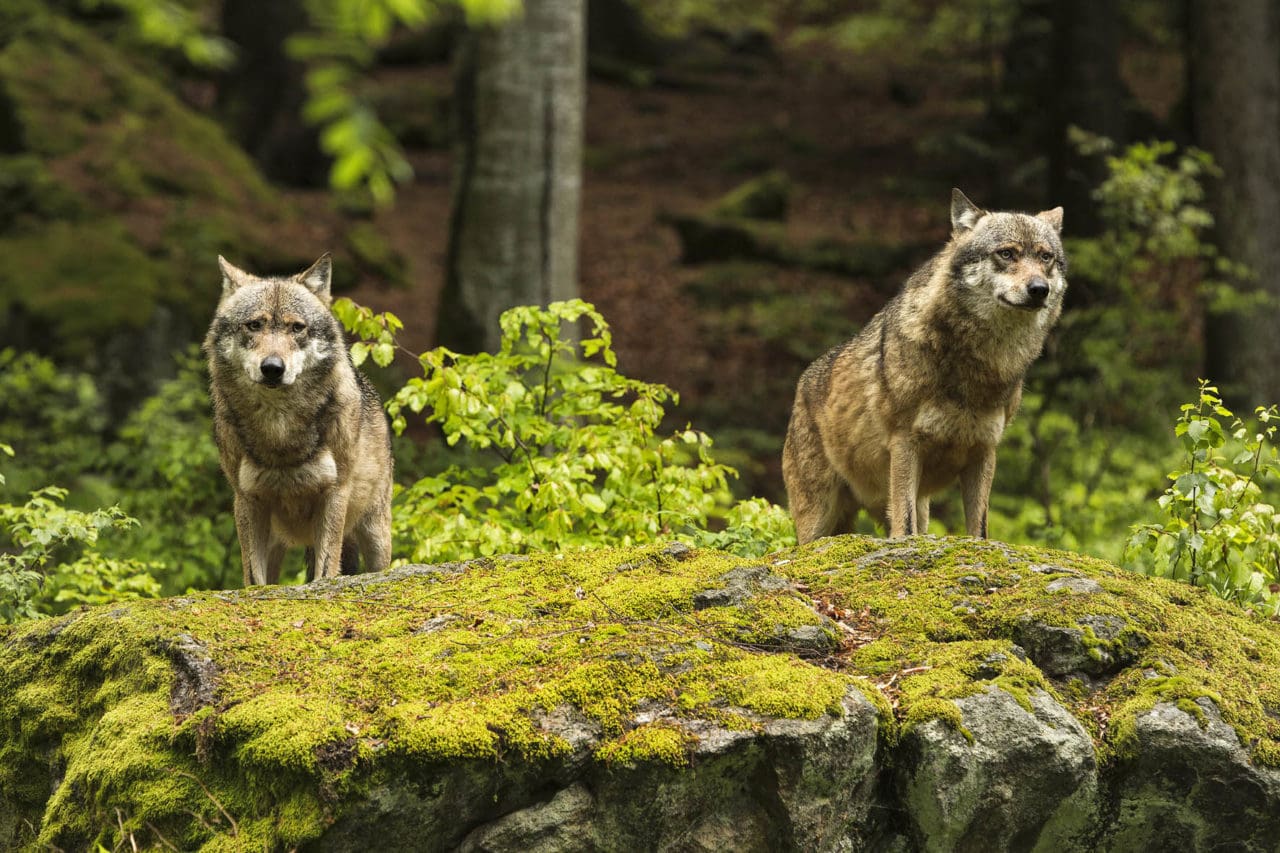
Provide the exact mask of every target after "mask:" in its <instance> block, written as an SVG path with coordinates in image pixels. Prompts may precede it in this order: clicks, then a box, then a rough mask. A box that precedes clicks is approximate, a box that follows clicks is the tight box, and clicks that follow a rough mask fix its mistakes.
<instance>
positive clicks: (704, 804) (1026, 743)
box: [0, 537, 1280, 850]
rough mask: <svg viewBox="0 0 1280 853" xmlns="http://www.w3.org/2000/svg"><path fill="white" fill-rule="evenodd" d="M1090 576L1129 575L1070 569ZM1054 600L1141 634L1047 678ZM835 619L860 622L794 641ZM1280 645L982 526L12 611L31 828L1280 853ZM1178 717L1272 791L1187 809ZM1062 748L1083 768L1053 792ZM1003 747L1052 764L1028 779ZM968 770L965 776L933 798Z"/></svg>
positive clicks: (511, 844)
mask: <svg viewBox="0 0 1280 853" xmlns="http://www.w3.org/2000/svg"><path fill="white" fill-rule="evenodd" d="M1064 578H1077V579H1084V580H1089V581H1091V582H1092V583H1093V584H1096V590H1093V589H1092V587H1089V590H1090V591H1087V592H1062V591H1059V592H1052V591H1049V589H1048V588H1049V586H1050V585H1051V584H1054V582H1055V581H1060V580H1062V579H1064ZM1077 586H1082V587H1083V586H1086V585H1077ZM1056 589H1058V590H1062V589H1063V586H1062V585H1061V584H1059V585H1058V586H1057V587H1056ZM717 590H720V591H722V592H716V591H717ZM1028 619H1031V620H1034V621H1036V622H1039V623H1043V624H1047V625H1058V626H1063V627H1072V626H1076V627H1079V626H1082V625H1083V626H1085V627H1089V626H1095V628H1091V630H1089V631H1085V630H1083V628H1082V629H1081V637H1082V641H1083V642H1086V644H1088V643H1103V642H1112V643H1117V642H1121V638H1122V637H1123V638H1127V639H1124V649H1125V655H1126V657H1125V658H1124V659H1123V660H1121V659H1120V658H1115V659H1114V664H1115V665H1114V666H1112V667H1110V668H1109V669H1108V670H1107V672H1106V673H1105V675H1102V674H1099V675H1098V677H1097V680H1095V681H1091V682H1090V683H1089V684H1088V685H1087V686H1086V687H1081V685H1080V683H1079V682H1077V681H1065V680H1062V679H1054V678H1050V677H1048V676H1046V675H1045V673H1044V672H1042V671H1041V670H1040V669H1039V668H1038V667H1037V665H1036V661H1035V659H1034V657H1029V656H1028V655H1027V653H1026V652H1025V651H1024V650H1023V649H1021V648H1020V647H1018V646H1017V644H1016V642H1015V638H1016V637H1017V636H1019V631H1020V630H1023V626H1025V624H1026V622H1027V620H1028ZM1121 621H1122V622H1123V623H1124V626H1125V627H1124V628H1123V629H1120V628H1118V627H1117V626H1118V623H1119V622H1121ZM1096 626H1106V629H1105V630H1104V631H1102V632H1099V631H1098V630H1096ZM1112 629H1115V630H1112ZM1126 631H1127V632H1128V633H1127V634H1126V633H1125V632H1126ZM810 634H824V635H829V636H833V637H835V638H837V639H838V647H834V648H833V646H832V644H831V643H821V644H811V643H807V642H806V643H797V642H794V638H796V637H797V636H806V637H807V636H808V635H810ZM1103 634H1106V635H1108V636H1111V638H1112V639H1111V640H1106V639H1104V637H1103V636H1102V635H1103ZM1138 635H1141V637H1142V641H1141V642H1134V641H1133V637H1135V636H1138ZM1277 671H1280V632H1277V630H1276V626H1275V623H1273V622H1269V621H1265V620H1262V619H1259V618H1257V617H1253V616H1249V615H1246V614H1244V613H1242V612H1241V611H1240V610H1239V609H1237V608H1235V607H1233V606H1231V605H1229V604H1226V603H1224V602H1221V601H1218V600H1216V599H1214V598H1212V597H1210V596H1208V595H1206V594H1204V593H1203V591H1200V590H1196V589H1193V588H1191V587H1186V586H1182V585H1178V584H1174V583H1170V582H1165V581H1159V580H1153V579H1148V578H1144V577H1139V576H1135V575H1130V574H1127V573H1124V572H1122V571H1120V570H1118V569H1116V568H1114V567H1112V566H1109V565H1107V564H1104V563H1101V562H1098V561H1096V560H1091V559H1087V558H1083V557H1077V556H1074V555H1070V554H1064V553H1058V552H1044V551H1036V550H1033V549H1025V548H1013V547H1009V546H1004V545H1000V544H997V543H986V542H977V541H974V540H964V539H935V538H930V537H919V538H914V539H909V540H898V541H885V540H877V539H870V538H865V537H842V538H834V539H827V540H821V541H819V542H817V543H814V544H812V545H809V546H805V547H803V548H798V549H795V550H792V551H789V552H785V553H780V554H775V555H771V556H769V557H766V558H764V559H763V560H754V561H748V560H743V559H740V558H734V557H730V556H727V555H724V554H721V553H717V552H714V551H707V550H696V551H695V550H690V549H688V548H687V547H684V546H679V547H667V548H662V547H658V546H650V547H644V548H633V549H622V550H602V551H597V552H588V553H579V554H548V555H534V556H529V557H509V558H496V559H492V560H481V561H475V562H471V563H467V564H452V565H446V566H436V567H426V566H408V567H403V568H400V569H395V570H392V571H390V572H386V573H382V574H378V575H364V576H357V577H353V578H343V579H339V580H335V581H324V582H317V583H314V584H310V585H306V586H297V587H262V588H254V589H250V590H245V591H230V592H220V593H201V594H192V595H187V596H183V597H180V598H173V599H166V600H160V601H149V602H137V603H129V604H122V605H118V606H109V607H101V608H95V609H90V610H86V611H82V612H79V613H76V614H73V615H70V616H67V617H64V618H60V619H57V620H45V621H39V622H31V623H26V624H24V625H21V626H18V627H14V628H10V629H6V630H4V631H0V844H7V845H9V846H15V847H18V848H30V849H44V848H46V847H49V846H58V847H61V848H63V849H83V848H86V847H89V848H92V847H93V846H94V844H99V843H100V844H102V845H104V846H106V847H107V848H108V849H110V848H111V847H113V846H117V845H119V844H129V843H131V842H132V843H137V844H139V845H141V846H147V847H162V846H163V847H168V846H175V847H177V848H179V849H205V850H222V849H236V848H237V847H243V848H245V849H260V848H266V849H277V848H288V847H292V846H305V847H307V849H351V847H350V845H351V844H353V843H357V841H358V840H359V839H364V840H365V841H367V839H368V838H370V837H374V835H373V834H374V833H377V835H376V837H378V839H379V842H380V845H381V848H380V849H385V850H411V849H412V850H436V849H441V850H443V849H454V848H455V847H459V846H461V847H463V848H464V849H486V850H516V849H533V848H534V847H538V848H540V849H593V848H595V849H601V848H621V847H625V848H628V849H656V848H670V847H682V849H762V850H763V849H814V850H835V849H853V850H857V849H885V848H886V847H892V848H893V849H900V850H916V849H920V850H933V849H979V848H977V847H972V844H973V843H977V842H978V841H980V840H981V838H982V837H986V838H987V840H988V841H991V843H992V844H993V845H994V846H990V847H987V848H985V849H1031V848H1032V847H1035V846H1036V844H1037V843H1039V844H1040V845H1041V847H1042V849H1056V850H1093V849H1121V848H1119V847H1116V846H1115V844H1114V840H1115V839H1119V838H1123V839H1126V840H1127V841H1132V842H1134V843H1135V844H1136V845H1137V846H1130V847H1127V848H1124V849H1148V848H1145V847H1144V846H1143V845H1144V844H1145V843H1146V842H1147V841H1149V840H1150V838H1151V836H1149V835H1145V836H1144V835H1142V832H1143V831H1144V830H1143V829H1142V827H1141V826H1140V825H1138V824H1137V823H1135V820H1134V815H1148V816H1149V815H1151V814H1155V813H1156V812H1160V813H1161V814H1165V816H1166V818H1167V819H1168V820H1169V821H1174V822H1175V824H1176V825H1184V824H1186V825H1189V824H1187V822H1188V821H1192V820H1194V821H1198V823H1197V824H1196V826H1197V827H1199V829H1198V830H1197V832H1199V833H1200V835H1197V836H1196V837H1203V838H1210V837H1213V835H1214V833H1216V834H1217V836H1218V837H1221V838H1225V839H1227V840H1229V841H1231V842H1232V843H1234V844H1236V847H1235V848H1233V849H1245V850H1254V849H1256V850H1263V849H1270V848H1269V847H1268V846H1266V845H1268V844H1271V843H1272V842H1273V840H1274V837H1276V833H1277V832H1280V826H1277V823H1278V822H1280V772H1277V771H1276V770H1275V769H1274V768H1275V766H1276V765H1277V764H1280V749H1278V746H1280V718H1278V717H1277V714H1276V709H1277V708H1280V682H1277V680H1276V679H1275V676H1274V674H1275V673H1276V672H1277ZM1002 697H1003V698H1002ZM1184 706H1185V707H1184ZM993 713H994V714H995V716H994V717H993V716H992V714H993ZM1179 715H1181V716H1179ZM1001 719H1006V720H1010V721H1012V722H1011V723H1010V725H1014V728H1013V729H1010V728H1008V726H1005V725H1004V724H1002V723H1001V722H1000V720H1001ZM1184 719H1185V720H1189V721H1190V722H1189V723H1187V724H1186V725H1185V726H1184V725H1183V724H1182V723H1180V722H1179V721H1180V720H1184ZM1179 726H1181V727H1182V728H1181V729H1180V728H1179ZM1067 730H1070V731H1071V732H1074V734H1071V737H1072V738H1074V743H1075V746H1073V747H1072V748H1071V749H1065V748H1058V747H1053V748H1050V747H1051V746H1052V744H1054V743H1057V742H1058V741H1059V740H1060V739H1061V738H1062V737H1065V736H1066V735H1064V734H1063V733H1064V732H1066V731H1067ZM1010 732H1014V733H1015V734H1016V735H1017V736H1016V737H1014V736H1008V737H1006V735H1008V734H1009V733H1010ZM1179 732H1181V733H1179ZM1197 732H1203V734H1202V735H1197V734H1195V733H1197ZM1018 733H1020V734H1018ZM1179 737H1181V738H1184V739H1185V740H1186V743H1187V748H1188V749H1189V750H1191V751H1192V753H1193V754H1196V755H1213V756H1216V758H1215V759H1214V761H1216V762H1217V763H1216V764H1213V768H1214V769H1213V772H1214V774H1216V778H1224V779H1230V780H1233V784H1234V783H1238V784H1239V785H1240V786H1241V788H1242V789H1246V788H1247V790H1248V791H1249V792H1250V793H1249V796H1248V797H1240V798H1238V799H1239V801H1238V802H1237V803H1236V804H1235V805H1233V804H1232V803H1231V802H1230V801H1229V800H1228V799H1224V798H1213V797H1212V796H1210V794H1208V793H1204V792H1205V791H1209V789H1208V788H1205V787H1203V786H1193V787H1192V789H1189V790H1191V791H1192V793H1189V794H1186V795H1185V796H1184V797H1183V799H1182V800H1180V801H1178V802H1177V803H1174V804H1173V805H1172V806H1171V805H1169V804H1168V802H1167V801H1168V799H1169V798H1168V797H1167V796H1166V795H1165V794H1163V793H1161V792H1162V791H1164V789H1163V788H1160V787H1159V786H1160V784H1161V782H1160V780H1161V779H1162V778H1163V777H1161V776H1160V773H1161V772H1162V770H1161V767H1164V766H1165V765H1163V764H1159V763H1156V764H1154V765H1153V764H1152V762H1153V761H1155V760H1156V758H1159V757H1160V756H1166V758H1161V759H1160V760H1161V761H1166V762H1167V760H1172V759H1168V758H1167V756H1168V755H1174V756H1176V755H1177V754H1178V753H1177V750H1176V749H1174V748H1173V747H1171V746H1170V743H1175V744H1176V743H1178V742H1180V741H1178V740H1177V738H1179ZM1170 739H1172V740H1170ZM1005 740H1007V741H1009V742H1010V743H1013V744H1014V745H1016V746H1018V750H1020V751H1016V750H1015V751H1012V752H1011V751H1009V750H1008V749H1006V750H1005V751H1004V752H1001V749H1002V746H1003V745H1002V741H1005ZM1041 742H1043V743H1045V744H1049V746H1046V747H1040V746H1037V744H1038V743H1041ZM1046 750H1047V751H1046ZM1196 750H1199V751H1198V752H1197V751H1196ZM1215 750H1216V751H1215ZM1042 754H1043V755H1045V756H1048V757H1049V758H1052V756H1054V755H1058V754H1061V755H1064V756H1068V757H1069V758H1070V760H1071V762H1072V763H1071V766H1070V768H1069V771H1070V772H1067V771H1066V770H1064V771H1062V772H1056V771H1055V769H1054V767H1051V766H1048V765H1046V766H1045V767H1044V768H1043V778H1044V779H1047V780H1049V781H1047V782H1044V783H1043V784H1032V783H1031V782H1034V781H1035V780H1038V779H1041V770H1040V768H1038V767H1037V766H1036V762H1037V761H1039V760H1040V758H1038V757H1039V756H1041V755H1042ZM993 756H994V757H993ZM1018 756H1023V757H1022V758H1019V757H1018ZM1045 760H1048V759H1045ZM1205 760H1206V761H1208V759H1205ZM1001 762H1021V764H1019V765H1018V769H1019V772H1020V773H1021V774H1022V776H1023V777H1025V778H1026V779H1028V780H1031V781H1030V782H1028V784H1024V785H1020V786H1018V790H1017V791H1010V790H1009V789H1007V786H1006V787H1002V785H1003V782H1002V779H1004V778H1006V776H1005V771H1004V770H1001V768H1002V767H1005V768H1006V769H1007V768H1008V767H1010V766H1012V765H1006V764H1002V763H1001ZM1179 767H1180V768H1182V770H1185V768H1184V767H1183V766H1182V765H1179ZM935 771H936V772H944V771H945V772H948V773H950V772H958V773H961V774H962V776H963V778H964V779H965V780H967V781H966V783H965V785H963V786H961V787H958V788H957V787H954V786H953V787H952V788H947V791H948V793H947V795H946V797H945V798H944V799H937V798H932V797H931V795H930V792H931V791H933V792H938V791H942V789H943V788H945V787H946V785H947V784H948V783H947V782H945V780H939V779H937V778H935V777H934V776H933V775H931V774H932V773H934V772H935ZM1180 772H1182V771H1180ZM1028 774H1030V775H1028ZM1184 775H1185V774H1184ZM955 778H960V777H955ZM1179 778H1183V777H1182V776H1180V777H1179ZM1001 791H1003V792H1004V793H1000V792H1001ZM1028 791H1030V792H1035V798H1033V799H1027V797H1028V796H1029V794H1027V792H1028ZM1196 792H1200V793H1196ZM1157 794H1159V795H1160V796H1165V799H1163V800H1158V803H1157V799H1158V798H1157ZM1001 796H1003V797H1005V798H1006V799H1007V798H1008V797H1011V796H1012V797H1013V798H1014V799H1015V800H1018V802H1017V803H1011V805H1010V808H1013V807H1014V806H1015V805H1016V806H1017V809H1016V812H1014V811H1010V812H1008V814H1010V815H1012V814H1015V813H1016V815H1017V818H1016V820H1015V819H1014V818H1012V817H1011V818H1009V820H1008V821H1007V822H1006V823H1007V825H1004V824H1000V822H999V820H997V818H996V817H992V816H993V815H996V816H998V815H999V814H1003V813H1004V812H1001V811H1000V810H999V809H995V810H994V811H993V808H994V807H993V806H992V805H991V804H992V803H993V802H995V801H996V800H993V799H992V797H995V798H997V799H998V798H999V797H1001ZM984 798H985V799H984ZM1197 798H1198V799H1197ZM1064 802H1069V804H1070V805H1069V808H1067V811H1066V812H1064V805H1063V803H1064ZM1161 810H1163V811H1161ZM939 815H941V816H942V818H943V822H944V824H945V826H943V828H942V829H939V828H938V824H937V823H936V820H935V818H938V816H939ZM979 819H980V820H979ZM975 820H979V823H978V824H974V823H973V821H975ZM1179 820H1180V821H1183V823H1177V821H1179ZM931 821H934V822H932V823H931ZM966 821H967V822H966ZM993 821H994V822H993ZM969 826H977V827H978V829H979V830H980V829H982V828H983V827H985V828H987V829H989V830H990V833H989V834H988V835H987V836H982V835H981V832H978V834H976V835H971V834H968V833H969V830H968V829H966V827H969ZM976 831H977V830H975V832H976ZM1002 833H1007V835H1002ZM1002 838H1007V839H1012V840H1009V842H1008V844H1009V845H1011V846H1004V847H1002V842H1001V841H1000V839H1002ZM993 839H994V840H993ZM944 844H958V845H959V846H953V847H951V848H947V847H945V846H944ZM556 845H559V846H558V847H557V846H556ZM1019 845H1023V846H1019ZM1044 845H1049V846H1044Z"/></svg>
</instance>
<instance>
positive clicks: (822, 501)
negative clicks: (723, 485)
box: [782, 405, 858, 545]
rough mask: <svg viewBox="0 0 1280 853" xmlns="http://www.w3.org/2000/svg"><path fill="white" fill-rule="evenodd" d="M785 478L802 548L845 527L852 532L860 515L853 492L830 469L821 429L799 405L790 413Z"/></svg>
mask: <svg viewBox="0 0 1280 853" xmlns="http://www.w3.org/2000/svg"><path fill="white" fill-rule="evenodd" d="M782 478H783V480H784V481H785V482H786V486H787V503H788V505H789V506H790V509H791V518H792V520H793V521H794V522H795V525H796V539H797V540H799V542H800V544H801V545H803V544H805V543H806V542H812V541H813V540H815V539H819V538H821V537H823V536H830V535H832V534H833V533H839V532H840V529H841V525H842V524H846V525H848V529H850V530H851V529H852V527H853V525H852V521H853V518H854V516H856V515H857V514H858V505H857V503H856V502H855V501H854V498H853V493H852V491H851V490H850V489H849V486H848V485H847V484H846V483H845V482H844V480H843V479H841V477H840V475H839V474H838V473H837V472H836V470H835V469H834V468H833V467H831V463H830V462H829V461H828V460H827V456H826V453H825V452H824V451H823V449H822V438H821V436H819V435H818V428H817V426H816V425H815V424H814V423H813V420H812V418H811V417H810V416H809V413H808V411H807V410H806V409H805V408H804V407H803V406H800V405H797V406H796V408H795V410H794V411H793V412H792V413H791V424H790V425H789V426H788V428H787V441H786V444H785V445H783V448H782Z"/></svg>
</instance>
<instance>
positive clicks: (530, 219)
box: [440, 0, 586, 351]
mask: <svg viewBox="0 0 1280 853" xmlns="http://www.w3.org/2000/svg"><path fill="white" fill-rule="evenodd" d="M583 33H584V0H525V2H524V13H523V15H522V16H521V17H517V18H516V19H514V20H511V21H509V22H507V23H505V24H503V25H500V26H496V27H492V28H485V29H479V30H475V31H473V32H471V33H470V34H469V35H468V38H467V40H466V44H465V45H464V48H463V51H462V54H461V57H460V65H459V72H458V85H457V90H456V100H457V103H458V125H459V126H458V131H459V143H460V146H461V150H460V152H459V156H458V161H457V162H458V166H457V173H456V179H455V189H454V200H453V211H452V216H451V222H450V235H449V259H448V273H447V279H446V282H445V292H444V295H443V302H442V306H441V317H440V340H441V343H443V344H445V345H447V346H450V347H451V348H453V349H456V350H460V351H476V350H479V349H485V350H494V349H496V348H497V346H498V342H499V340H500V337H501V335H500V332H499V329H498V317H499V316H500V315H501V314H502V312H503V311H505V310H506V309H508V308H511V307H513V306H515V305H527V304H542V305H545V304H546V303H548V302H553V301H557V300H562V299H570V298H573V297H575V296H577V295H578V206H579V196H580V193H581V185H582V114H583V107H584V100H585V92H586V78H585V75H586V71H585V68H586V60H585V56H584V44H583V42H584V39H583Z"/></svg>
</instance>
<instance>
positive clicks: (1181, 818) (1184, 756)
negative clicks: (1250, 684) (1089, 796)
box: [1098, 697, 1280, 853]
mask: <svg viewBox="0 0 1280 853" xmlns="http://www.w3.org/2000/svg"><path fill="white" fill-rule="evenodd" d="M1114 784H1115V801H1116V805H1115V811H1114V814H1113V816H1112V818H1111V820H1110V821H1109V824H1108V826H1107V827H1106V831H1105V834H1104V835H1103V837H1104V838H1105V839H1106V842H1105V844H1103V845H1101V846H1100V847H1099V848H1098V849H1100V850H1107V851H1113V853H1125V851H1130V850H1238V851H1258V853H1262V851H1274V850H1276V849H1277V847H1278V845H1280V811H1277V807H1276V804H1277V803H1278V802H1280V772H1278V771H1277V770H1275V769H1273V768H1268V767H1259V766H1257V765H1255V764H1254V763H1253V762H1251V761H1250V759H1249V755H1248V753H1247V752H1245V750H1244V748H1243V746H1242V745H1241V743H1240V739H1239V738H1238V737H1237V736H1236V732H1235V730H1234V729H1232V728H1231V727H1230V726H1228V725H1227V724H1226V723H1224V722H1223V721H1222V715H1221V713H1219V711H1218V707H1217V705H1215V704H1214V702H1213V701H1212V700H1210V699H1208V698H1203V697H1202V698H1200V699H1197V700H1195V701H1194V702H1192V703H1189V705H1188V706H1187V710H1183V709H1182V708H1179V707H1178V705H1175V704H1171V703H1164V702H1162V703H1159V704H1157V705H1156V706H1155V707H1153V708H1152V709H1151V710H1150V711H1148V712H1146V713H1145V714H1142V715H1140V716H1139V717H1138V720H1137V750H1136V753H1135V754H1134V755H1132V756H1130V757H1129V758H1127V759H1126V760H1125V761H1123V762H1122V763H1120V765H1119V766H1118V767H1117V773H1116V780H1115V783H1114Z"/></svg>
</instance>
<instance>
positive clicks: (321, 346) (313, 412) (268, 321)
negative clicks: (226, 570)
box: [204, 254, 392, 586]
mask: <svg viewBox="0 0 1280 853" xmlns="http://www.w3.org/2000/svg"><path fill="white" fill-rule="evenodd" d="M218 264H219V266H220V267H221V268H222V297H221V299H220V300H219V302H218V308H217V312H216V314H215V316H214V319H213V323H212V325H211V326H210V327H209V334H208V337H207V338H206V339H205V342H204V349H205V354H206V356H207V357H208V359H209V376H210V384H209V388H210V397H211V398H212V401H213V422H214V438H215V439H216V441H217V444H218V453H219V457H220V461H221V464H222V471H223V473H224V474H226V477H227V480H228V482H230V484H231V488H232V490H233V491H234V493H235V518H236V532H237V534H238V535H239V538H240V554H241V559H242V561H243V563H244V583H245V586H248V585H250V584H264V583H277V582H278V581H279V579H280V564H281V562H282V561H283V559H284V553H285V549H286V548H287V547H288V546H290V545H302V546H305V547H306V548H307V549H308V560H309V562H310V564H311V570H312V573H314V576H316V577H322V578H328V577H335V576H337V575H338V574H340V573H342V572H343V571H344V570H345V571H346V572H347V573H348V574H349V573H351V572H352V571H354V570H355V567H356V565H357V563H356V554H357V549H358V551H359V553H360V554H363V556H364V567H365V569H366V570H367V571H380V570H382V569H385V568H386V567H387V564H388V563H389V562H390V559H391V470H392V461H391V437H390V432H389V430H388V426H387V418H386V414H385V413H384V412H383V410H382V405H381V403H380V401H379V400H378V395H377V393H376V392H375V391H374V390H373V387H372V386H371V385H370V384H369V382H368V380H367V379H365V378H364V376H363V375H361V374H360V373H359V371H357V370H356V369H355V367H354V366H353V365H352V364H351V357H350V355H349V353H348V351H347V346H346V341H345V340H344V339H343V335H342V329H341V327H340V326H339V324H338V322H337V321H336V320H335V319H334V317H333V315H332V313H330V311H329V304H330V301H331V297H330V294H329V284H330V280H331V275H332V262H331V260H330V257H329V255H327V254H326V255H324V256H323V257H321V258H320V259H319V260H318V261H316V262H315V264H313V265H312V266H311V267H310V268H309V269H307V270H306V271H305V272H302V273H299V274H298V275H295V276H292V277H281V278H260V277H258V276H255V275H252V274H250V273H247V272H245V271H244V270H241V269H238V268H236V267H235V266H232V265H231V264H230V263H228V262H227V261H226V260H225V259H223V258H222V257H219V258H218Z"/></svg>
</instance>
